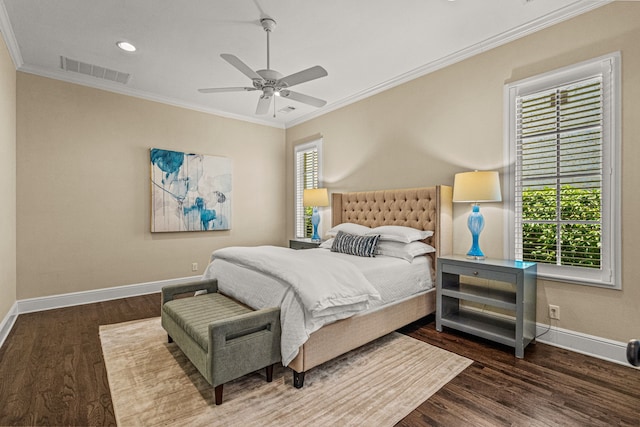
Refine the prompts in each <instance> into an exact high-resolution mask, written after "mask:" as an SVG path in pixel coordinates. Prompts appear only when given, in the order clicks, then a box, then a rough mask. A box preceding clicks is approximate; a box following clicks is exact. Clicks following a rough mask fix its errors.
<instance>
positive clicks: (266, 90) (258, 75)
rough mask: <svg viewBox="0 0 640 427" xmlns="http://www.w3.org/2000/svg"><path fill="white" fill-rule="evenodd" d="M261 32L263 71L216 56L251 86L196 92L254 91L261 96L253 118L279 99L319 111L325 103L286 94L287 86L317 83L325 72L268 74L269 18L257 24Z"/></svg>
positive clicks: (231, 57) (316, 69) (228, 56)
mask: <svg viewBox="0 0 640 427" xmlns="http://www.w3.org/2000/svg"><path fill="white" fill-rule="evenodd" d="M260 23H261V24H262V28H263V29H264V30H265V31H266V32H267V69H266V70H257V71H254V70H252V69H251V68H249V66H247V65H246V64H245V63H244V62H242V61H241V60H240V59H239V58H238V57H237V56H235V55H231V54H229V53H223V54H221V55H220V56H221V57H222V59H224V60H225V61H227V62H228V63H229V64H231V65H233V66H234V67H235V68H236V69H237V70H238V71H240V72H241V73H242V74H244V75H245V76H247V77H249V78H250V79H251V81H252V82H253V86H252V87H251V86H245V87H221V88H206V89H198V92H200V93H220V92H241V91H249V92H250V91H254V90H261V91H262V95H260V99H259V100H258V106H257V108H256V114H267V112H268V111H269V106H270V105H271V98H272V97H273V96H274V95H276V96H281V97H283V98H288V99H292V100H294V101H298V102H302V103H304V104H308V105H312V106H314V107H323V106H324V105H325V104H326V103H327V101H325V100H322V99H319V98H314V97H313V96H309V95H305V94H302V93H299V92H294V91H292V90H289V88H290V87H291V86H294V85H298V84H300V83H305V82H308V81H311V80H315V79H319V78H320V77H325V76H327V75H328V73H327V70H325V69H324V68H322V67H321V66H319V65H316V66H315V67H311V68H307V69H306V70H302V71H299V72H297V73H293V74H290V75H288V76H285V77H283V76H282V74H280V73H279V72H277V71H276V70H272V69H271V68H270V64H269V60H270V58H269V34H270V33H271V31H273V29H274V28H275V27H276V21H275V20H273V19H271V18H263V19H261V20H260Z"/></svg>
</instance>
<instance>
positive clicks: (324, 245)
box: [319, 237, 335, 249]
mask: <svg viewBox="0 0 640 427" xmlns="http://www.w3.org/2000/svg"><path fill="white" fill-rule="evenodd" d="M334 240H335V239H334V238H333V237H332V238H330V239H327V240H325V241H324V242H322V243H320V246H319V247H321V248H322V249H331V246H333V241H334Z"/></svg>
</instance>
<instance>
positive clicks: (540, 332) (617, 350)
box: [0, 276, 639, 369]
mask: <svg viewBox="0 0 640 427" xmlns="http://www.w3.org/2000/svg"><path fill="white" fill-rule="evenodd" d="M201 277H202V276H190V277H181V278H176V279H168V280H160V281H156V282H146V283H138V284H133V285H125V286H117V287H113V288H104V289H96V290H91V291H83V292H73V293H68V294H61V295H51V296H46V297H39V298H30V299H25V300H18V301H16V302H15V303H14V304H13V306H12V307H11V309H10V310H9V312H8V313H7V315H6V316H5V318H4V319H3V320H2V322H0V347H2V345H3V344H4V341H5V340H6V338H7V337H8V336H9V333H10V332H11V329H12V328H13V325H14V324H15V322H16V319H17V317H18V315H19V314H22V313H32V312H36V311H44V310H53V309H56V308H62V307H70V306H74V305H82V304H90V303H94V302H101V301H109V300H113V299H119V298H127V297H133V296H137V295H146V294H152V293H156V292H160V291H161V290H162V287H163V286H166V285H173V284H180V283H186V282H190V281H193V280H199V279H201ZM536 336H537V337H538V338H537V339H536V341H538V342H540V343H543V344H549V345H552V346H555V347H559V348H564V349H565V350H570V351H575V352H577V353H582V354H585V355H587V356H591V357H595V358H598V359H603V360H607V361H610V362H613V363H617V364H620V365H625V366H628V367H630V368H634V367H632V366H631V365H629V363H628V362H627V357H626V354H627V344H626V343H623V342H620V341H613V340H609V339H606V338H601V337H597V336H594V335H589V334H583V333H581V332H576V331H571V330H568V329H563V328H558V327H555V326H551V327H549V325H545V324H541V323H538V324H536ZM635 369H639V368H635Z"/></svg>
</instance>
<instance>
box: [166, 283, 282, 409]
mask: <svg viewBox="0 0 640 427" xmlns="http://www.w3.org/2000/svg"><path fill="white" fill-rule="evenodd" d="M200 290H206V291H207V293H206V294H203V295H198V296H187V297H184V298H175V297H176V296H178V295H181V294H186V293H191V295H193V293H194V292H195V291H200ZM217 291H218V282H217V281H216V280H202V281H197V282H191V283H185V284H181V285H170V286H165V287H163V288H162V314H161V316H162V327H163V328H164V329H165V330H166V331H167V334H168V336H169V342H170V343H171V342H175V343H176V344H177V345H178V346H179V347H180V349H181V350H182V352H183V353H184V354H185V355H186V356H187V357H188V358H189V360H190V361H191V363H193V365H194V366H195V367H196V368H197V369H198V371H200V373H201V374H202V376H203V377H204V378H205V379H206V380H207V381H208V382H209V384H211V385H212V386H213V387H214V390H215V402H216V405H220V404H221V403H222V390H223V385H224V383H226V382H229V381H231V380H234V379H236V378H239V377H241V376H243V375H247V374H249V373H251V372H254V371H257V370H259V369H262V368H266V372H267V381H269V382H270V381H271V380H272V378H273V365H274V364H275V363H277V362H279V361H280V360H281V358H280V308H278V307H276V308H266V309H263V310H257V311H254V310H252V309H250V308H248V307H246V306H244V305H242V304H240V303H238V302H237V301H235V300H233V299H231V298H229V297H226V296H225V295H222V294H220V293H218V292H217Z"/></svg>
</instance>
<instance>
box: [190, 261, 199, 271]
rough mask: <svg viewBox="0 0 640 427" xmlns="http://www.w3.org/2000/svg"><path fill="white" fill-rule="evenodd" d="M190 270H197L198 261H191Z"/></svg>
mask: <svg viewBox="0 0 640 427" xmlns="http://www.w3.org/2000/svg"><path fill="white" fill-rule="evenodd" d="M191 271H198V263H197V262H192V263H191Z"/></svg>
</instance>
